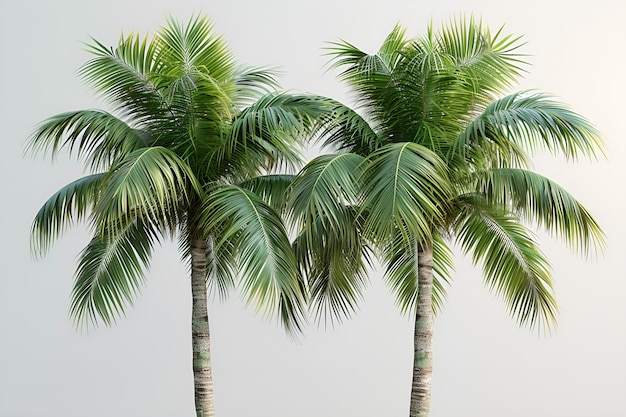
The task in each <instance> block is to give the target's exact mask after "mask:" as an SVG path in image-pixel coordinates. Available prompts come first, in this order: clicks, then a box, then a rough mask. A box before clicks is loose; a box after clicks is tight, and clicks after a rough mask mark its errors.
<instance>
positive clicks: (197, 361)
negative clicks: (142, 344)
mask: <svg viewBox="0 0 626 417" xmlns="http://www.w3.org/2000/svg"><path fill="white" fill-rule="evenodd" d="M206 251H207V243H206V241H205V240H202V239H192V240H191V296H192V298H193V304H192V311H191V342H192V346H193V382H194V393H195V400H196V416H197V417H213V416H214V415H215V411H214V409H213V377H212V376H211V348H210V345H211V335H210V333H209V314H208V311H207V290H206V273H207V261H206Z"/></svg>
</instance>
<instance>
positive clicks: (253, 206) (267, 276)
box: [202, 186, 304, 332]
mask: <svg viewBox="0 0 626 417" xmlns="http://www.w3.org/2000/svg"><path fill="white" fill-rule="evenodd" d="M202 224H204V225H206V232H207V234H208V235H211V231H212V230H215V229H216V228H217V229H219V230H221V233H220V234H219V238H220V240H219V241H218V242H216V247H217V248H218V249H217V250H219V249H220V247H221V246H223V245H230V244H232V245H233V249H232V250H233V253H234V254H235V256H236V258H237V260H238V265H239V268H238V269H239V271H240V272H241V274H242V281H241V285H242V290H243V292H244V293H245V294H246V295H247V298H248V301H249V302H253V301H255V302H256V304H257V306H258V308H259V309H263V310H264V312H265V313H266V314H267V313H269V312H270V311H278V312H279V315H280V319H281V321H282V324H283V325H284V326H285V328H286V329H287V330H288V331H291V332H299V331H300V330H301V326H302V321H303V317H304V287H303V284H304V283H303V281H302V278H301V276H300V273H299V271H298V266H297V263H296V259H295V256H294V253H293V251H292V249H291V244H290V242H289V238H288V237H287V232H286V231H285V228H284V226H283V224H282V222H281V221H280V217H279V216H278V214H277V213H276V212H275V211H274V210H272V208H271V207H270V206H268V205H267V204H265V203H264V202H263V201H262V200H261V198H260V197H258V196H257V195H255V194H253V193H252V192H250V191H247V190H244V189H242V188H239V187H236V186H224V187H221V188H218V189H216V190H215V191H213V192H212V193H211V194H210V195H209V196H208V198H207V200H206V203H205V207H204V209H203V211H202Z"/></svg>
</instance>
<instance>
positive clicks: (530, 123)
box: [455, 93, 603, 160]
mask: <svg viewBox="0 0 626 417" xmlns="http://www.w3.org/2000/svg"><path fill="white" fill-rule="evenodd" d="M468 146H471V147H474V148H479V147H491V146H497V147H499V148H500V149H502V151H503V152H504V153H505V154H506V153H510V150H511V146H517V147H521V148H522V149H524V148H525V149H528V150H530V151H531V152H534V151H537V150H540V149H546V150H549V151H551V152H553V153H559V152H560V153H562V154H563V155H564V156H565V157H566V158H572V159H574V160H576V159H577V158H578V157H579V155H582V156H586V157H589V158H596V157H597V156H598V152H600V153H602V148H603V144H602V140H601V139H600V135H599V133H598V131H597V130H596V129H595V128H594V127H593V126H592V125H591V124H590V123H589V122H588V121H587V120H586V119H585V118H583V117H582V116H580V115H578V114H576V113H575V112H574V111H572V110H570V109H569V108H568V107H567V106H565V105H564V104H561V103H559V102H557V101H554V100H552V99H551V98H550V97H549V96H547V95H545V94H541V93H532V94H529V93H514V94H511V95H508V96H506V97H503V98H501V99H499V100H496V101H494V102H492V103H491V104H489V105H488V106H487V107H486V108H485V110H484V112H483V113H482V114H480V115H479V116H478V117H477V118H476V119H474V121H473V122H472V123H471V124H470V125H469V126H468V127H467V129H466V130H465V131H464V132H463V133H462V134H461V135H460V136H459V138H458V141H457V144H456V145H455V149H457V150H459V151H461V152H463V151H462V150H463V149H466V148H467V147H468Z"/></svg>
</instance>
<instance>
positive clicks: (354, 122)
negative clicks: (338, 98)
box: [317, 103, 382, 155]
mask: <svg viewBox="0 0 626 417" xmlns="http://www.w3.org/2000/svg"><path fill="white" fill-rule="evenodd" d="M318 126H319V127H318V130H317V133H318V134H319V140H321V141H322V144H323V145H324V146H326V147H330V148H333V149H336V150H338V151H345V152H350V153H355V154H358V155H369V154H370V153H372V152H374V151H375V150H377V149H378V148H380V147H381V146H382V140H381V138H380V137H379V135H378V134H377V133H376V131H374V129H373V128H372V126H371V125H370V124H369V122H368V121H367V120H365V119H364V118H363V117H362V116H361V115H360V114H359V113H357V112H356V111H354V110H352V109H351V108H349V107H348V106H345V105H343V104H341V103H336V105H335V106H333V107H332V112H331V113H330V114H329V115H327V116H325V117H323V118H321V119H320V121H319V125H318Z"/></svg>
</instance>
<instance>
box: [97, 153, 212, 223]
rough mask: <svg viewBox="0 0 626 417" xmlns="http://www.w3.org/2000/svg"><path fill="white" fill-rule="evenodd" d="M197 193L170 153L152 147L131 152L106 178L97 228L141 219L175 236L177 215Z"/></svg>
mask: <svg viewBox="0 0 626 417" xmlns="http://www.w3.org/2000/svg"><path fill="white" fill-rule="evenodd" d="M191 192H197V193H200V192H201V191H200V189H199V186H198V185H197V184H196V180H195V177H194V174H193V172H192V171H191V168H190V167H189V166H188V165H187V164H186V163H185V162H184V161H182V160H181V159H180V158H179V157H178V156H177V155H176V154H175V153H173V152H172V151H170V150H168V149H166V148H161V147H152V148H145V149H139V150H137V151H134V152H131V153H130V154H129V155H128V156H127V157H126V158H124V159H123V160H121V161H120V162H119V163H118V164H117V165H116V166H114V167H113V168H112V169H111V171H110V172H109V173H108V174H107V176H106V187H105V188H104V189H103V190H102V194H101V195H100V199H99V201H98V204H97V206H96V207H95V211H94V216H95V219H96V223H97V225H98V226H100V227H105V228H110V227H113V225H115V224H119V225H120V226H122V227H123V226H124V225H126V224H128V223H131V222H133V221H134V220H135V219H136V218H142V219H144V220H145V221H150V222H152V223H155V224H160V225H162V226H163V227H164V228H167V229H169V230H170V231H172V233H173V232H175V230H176V225H177V218H176V216H177V211H178V210H179V209H180V208H182V207H184V205H185V203H186V202H187V201H189V198H190V195H189V194H190V193H191Z"/></svg>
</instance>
